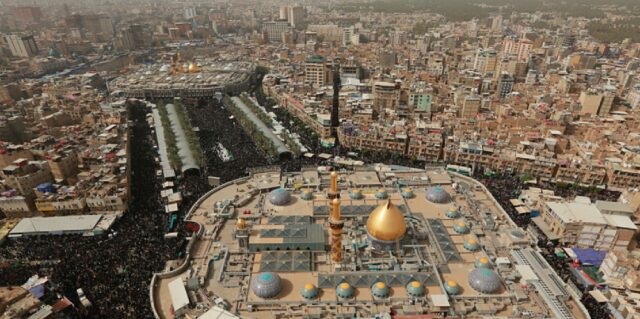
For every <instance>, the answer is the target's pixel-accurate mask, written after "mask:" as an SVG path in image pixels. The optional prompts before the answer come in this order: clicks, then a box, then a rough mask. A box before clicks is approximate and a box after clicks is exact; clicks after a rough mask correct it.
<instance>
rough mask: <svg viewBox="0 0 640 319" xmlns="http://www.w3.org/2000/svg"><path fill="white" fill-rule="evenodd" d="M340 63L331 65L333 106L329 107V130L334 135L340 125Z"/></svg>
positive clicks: (335, 135)
mask: <svg viewBox="0 0 640 319" xmlns="http://www.w3.org/2000/svg"><path fill="white" fill-rule="evenodd" d="M340 84H341V83H340V64H337V63H336V64H334V65H333V106H332V108H331V131H332V134H333V136H334V137H337V135H338V126H340V109H339V106H340Z"/></svg>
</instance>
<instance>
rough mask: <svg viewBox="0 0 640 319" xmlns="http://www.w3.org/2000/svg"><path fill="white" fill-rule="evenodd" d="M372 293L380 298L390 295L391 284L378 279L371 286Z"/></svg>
mask: <svg viewBox="0 0 640 319" xmlns="http://www.w3.org/2000/svg"><path fill="white" fill-rule="evenodd" d="M371 293H372V294H373V295H374V296H376V297H378V298H387V297H389V286H387V284H385V283H384V282H382V281H378V282H376V283H375V284H373V286H371Z"/></svg>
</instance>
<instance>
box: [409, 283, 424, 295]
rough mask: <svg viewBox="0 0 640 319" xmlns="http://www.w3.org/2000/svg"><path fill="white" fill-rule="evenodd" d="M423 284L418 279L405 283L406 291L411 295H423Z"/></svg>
mask: <svg viewBox="0 0 640 319" xmlns="http://www.w3.org/2000/svg"><path fill="white" fill-rule="evenodd" d="M424 292H425V289H424V285H423V284H422V283H421V282H419V281H412V282H410V283H409V284H407V293H408V294H409V295H410V296H412V297H421V296H424Z"/></svg>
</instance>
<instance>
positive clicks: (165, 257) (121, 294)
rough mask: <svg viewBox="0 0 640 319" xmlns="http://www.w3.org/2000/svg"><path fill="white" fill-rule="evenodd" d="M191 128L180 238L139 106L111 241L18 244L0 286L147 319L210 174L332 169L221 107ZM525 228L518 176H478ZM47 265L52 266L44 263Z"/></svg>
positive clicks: (4, 252) (378, 156) (6, 253)
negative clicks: (198, 167)
mask: <svg viewBox="0 0 640 319" xmlns="http://www.w3.org/2000/svg"><path fill="white" fill-rule="evenodd" d="M186 107H187V110H188V112H189V117H190V118H191V121H192V125H193V126H194V127H198V128H199V133H198V134H199V136H200V143H201V146H202V149H203V153H204V155H205V158H206V159H207V161H208V162H207V163H206V166H205V167H203V170H202V172H201V173H200V174H199V175H192V176H183V177H181V178H179V180H178V181H177V185H178V189H179V190H180V191H182V193H183V196H184V200H183V203H182V205H181V207H180V212H179V216H180V218H178V220H179V221H180V222H179V223H178V226H177V228H176V229H177V230H178V231H179V236H178V237H177V238H173V239H165V238H164V234H165V233H166V232H167V220H168V215H167V214H166V213H164V203H163V201H162V199H161V197H160V190H161V183H162V182H163V181H162V180H161V178H159V177H158V175H157V174H156V171H157V169H159V166H158V165H148V163H152V162H154V158H155V157H157V154H156V151H155V150H154V148H153V143H154V142H153V135H152V134H151V133H152V131H151V130H150V128H149V126H148V125H147V123H146V121H145V118H146V115H147V112H148V110H147V109H145V108H144V107H142V106H141V105H137V106H136V107H131V108H130V117H131V119H132V120H133V127H132V130H133V134H132V143H133V145H136V147H135V148H133V149H134V151H133V152H132V171H133V173H134V175H132V178H131V193H132V200H131V203H130V207H129V210H128V212H127V213H125V214H124V215H123V216H122V217H121V218H120V219H118V220H117V221H116V223H115V224H114V226H113V227H112V230H111V232H110V233H109V235H107V236H104V237H79V236H48V237H42V238H26V239H20V240H11V241H9V242H8V243H6V244H5V245H3V246H2V247H0V256H2V259H0V261H3V262H2V263H1V264H0V282H2V283H3V285H21V284H23V283H24V282H25V281H26V280H27V278H29V277H30V276H32V275H34V274H39V275H41V276H48V278H49V279H50V283H51V287H52V288H55V289H56V290H57V291H59V292H60V293H62V294H64V295H66V296H67V297H68V298H69V299H70V300H71V301H73V302H74V303H75V304H76V305H79V303H78V298H77V295H76V294H75V290H76V289H77V288H83V290H84V291H85V293H86V295H87V297H88V298H89V299H90V300H91V301H92V302H93V305H94V306H93V307H91V308H90V309H89V311H88V313H87V312H86V311H85V312H83V313H82V315H81V317H86V318H146V317H152V315H151V313H152V312H151V309H150V306H151V305H150V300H149V294H148V289H149V282H150V280H151V277H152V274H153V273H154V272H158V271H161V270H162V269H163V268H164V267H165V263H166V262H167V261H169V260H171V259H176V258H178V256H180V250H181V249H184V248H185V246H186V245H185V242H186V240H185V236H186V235H188V234H186V233H185V231H184V230H183V229H182V219H183V217H184V214H185V213H186V211H187V210H188V209H189V208H190V206H191V205H192V204H193V202H195V200H197V198H198V197H199V196H201V195H202V194H204V192H206V191H207V190H208V189H209V186H208V185H207V184H206V183H205V181H206V177H207V176H217V177H220V180H221V182H226V181H229V180H233V179H236V178H239V177H242V176H246V175H247V169H248V168H252V167H260V166H266V165H279V166H280V167H281V168H282V170H283V171H299V170H300V168H301V167H304V166H318V165H331V163H330V162H328V161H326V160H323V159H321V158H318V157H317V156H314V157H311V158H307V157H304V156H301V157H300V158H294V159H291V160H285V161H278V160H277V159H269V158H267V157H266V156H265V155H264V153H263V152H261V151H260V149H259V148H258V147H257V146H256V144H255V143H254V142H253V141H252V140H251V138H250V137H249V136H248V135H247V134H246V133H245V132H244V131H243V130H242V128H241V127H240V126H239V124H238V123H237V122H236V121H235V120H232V119H231V118H230V116H231V113H230V112H229V111H228V110H227V109H226V108H225V107H224V106H223V105H222V104H221V103H220V102H218V101H216V100H212V101H206V102H202V101H200V102H199V103H191V104H190V103H187V104H186ZM268 110H269V111H273V112H274V113H275V114H276V116H277V118H278V120H280V122H281V123H282V124H283V125H284V126H285V127H286V128H287V129H288V130H290V131H291V132H294V133H298V134H300V136H301V140H302V143H303V144H304V145H305V146H306V147H307V148H308V149H309V152H311V153H314V154H315V155H317V154H319V153H329V154H331V155H340V156H346V155H347V154H349V153H350V151H351V150H350V149H346V148H344V147H341V146H338V147H336V148H333V149H326V148H323V147H322V146H320V144H319V142H318V139H317V138H309V136H308V134H307V133H308V131H306V130H307V129H306V128H305V127H303V126H302V125H301V124H300V123H294V121H292V120H291V118H290V116H288V114H287V113H286V111H284V110H282V109H277V108H272V107H271V106H269V108H268ZM218 143H222V144H223V145H224V147H225V148H226V149H228V150H229V152H230V153H231V154H232V155H233V157H234V159H233V160H231V161H227V162H224V161H223V160H222V159H221V158H220V157H219V156H218V154H217V152H216V147H217V145H218ZM357 159H358V160H362V161H364V162H365V163H386V164H396V165H404V166H410V167H419V168H423V167H424V165H425V163H424V162H420V161H416V160H412V159H408V158H402V157H397V156H392V155H390V154H388V153H381V152H367V151H364V152H360V153H359V154H358V155H357ZM476 177H477V178H478V179H480V180H481V181H482V182H483V183H484V184H485V185H486V186H487V187H488V188H489V190H490V191H491V192H492V194H493V195H494V197H495V198H496V199H497V200H498V202H500V204H501V205H503V207H504V208H505V210H507V212H508V213H509V214H510V215H511V218H513V220H514V221H515V222H516V223H517V224H518V225H520V226H521V227H525V228H526V227H527V226H528V224H529V221H530V220H529V218H528V216H522V215H519V214H517V212H516V211H515V209H514V208H513V206H512V205H511V204H510V202H509V200H510V199H512V198H516V197H517V196H518V195H519V194H520V192H521V191H522V189H523V187H524V185H523V183H521V182H520V180H519V179H518V178H517V176H515V175H508V174H507V175H500V176H493V177H486V176H483V175H481V176H476ZM537 187H543V188H544V189H553V190H555V191H556V194H558V195H560V196H568V197H571V196H575V195H587V196H590V197H592V198H598V199H609V200H611V199H613V200H615V198H616V194H615V193H613V192H607V191H599V192H591V193H586V190H584V189H578V188H576V189H574V188H559V187H557V186H556V185H538V186H537ZM42 260H47V261H50V262H45V263H43V262H39V263H38V261H42Z"/></svg>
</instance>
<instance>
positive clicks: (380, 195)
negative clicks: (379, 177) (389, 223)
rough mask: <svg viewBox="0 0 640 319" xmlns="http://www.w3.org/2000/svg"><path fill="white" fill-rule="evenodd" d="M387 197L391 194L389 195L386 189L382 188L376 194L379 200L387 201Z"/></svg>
mask: <svg viewBox="0 0 640 319" xmlns="http://www.w3.org/2000/svg"><path fill="white" fill-rule="evenodd" d="M387 197H389V193H387V190H386V189H384V188H381V189H379V190H378V191H377V192H376V198H377V199H387Z"/></svg>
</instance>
